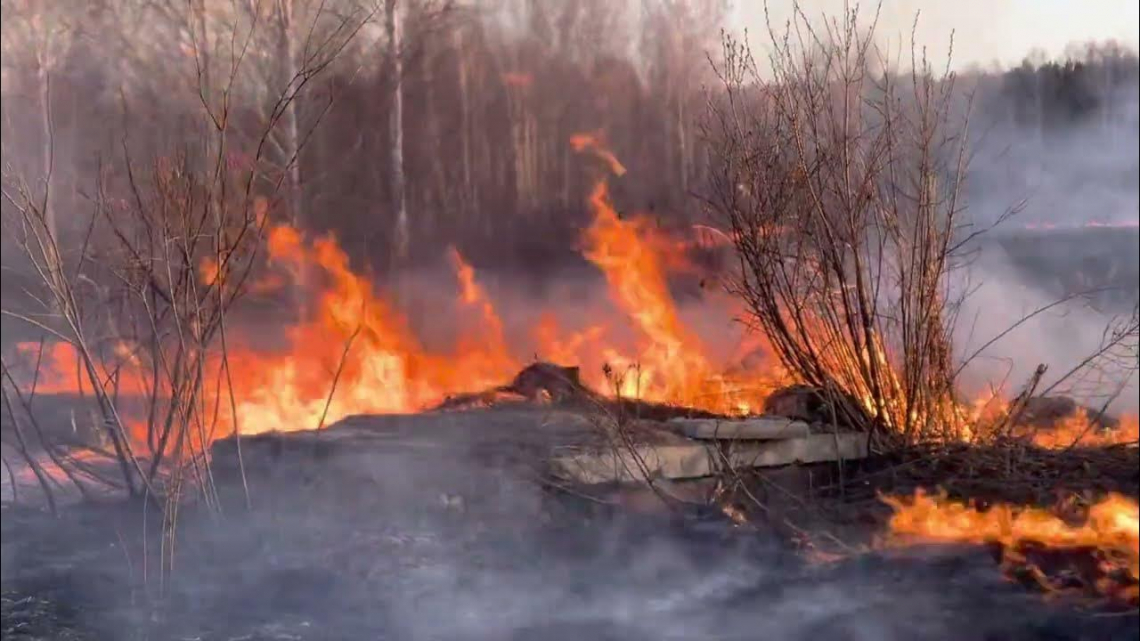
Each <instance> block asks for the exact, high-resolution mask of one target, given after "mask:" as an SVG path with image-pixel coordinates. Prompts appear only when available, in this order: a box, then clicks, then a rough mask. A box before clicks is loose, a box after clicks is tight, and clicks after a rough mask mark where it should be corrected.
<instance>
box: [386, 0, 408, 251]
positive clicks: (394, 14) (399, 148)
mask: <svg viewBox="0 0 1140 641" xmlns="http://www.w3.org/2000/svg"><path fill="white" fill-rule="evenodd" d="M399 14H400V7H399V0H386V2H385V7H384V26H385V29H386V31H387V34H388V61H389V64H390V65H391V71H392V96H391V98H392V103H391V108H390V109H389V111H388V132H389V144H390V145H391V148H390V149H389V155H390V159H391V163H392V167H391V175H390V177H389V179H390V183H391V197H392V211H393V212H394V213H395V215H396V227H395V233H394V236H393V256H392V258H393V260H395V261H402V260H403V259H404V258H405V257H406V256H407V253H408V245H409V242H410V238H409V236H410V234H409V231H408V209H407V197H406V194H405V183H404V79H403V75H404V64H403V60H402V59H401V53H400V47H401V40H402V35H403V34H401V24H400V15H399Z"/></svg>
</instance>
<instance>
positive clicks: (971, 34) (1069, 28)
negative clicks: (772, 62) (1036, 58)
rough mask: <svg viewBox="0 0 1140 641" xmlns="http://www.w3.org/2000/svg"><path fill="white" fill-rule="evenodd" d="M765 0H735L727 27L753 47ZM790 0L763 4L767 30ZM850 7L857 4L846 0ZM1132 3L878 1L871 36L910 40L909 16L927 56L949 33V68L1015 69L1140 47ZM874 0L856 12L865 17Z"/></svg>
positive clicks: (1138, 13) (814, 7) (822, 2)
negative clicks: (740, 31)
mask: <svg viewBox="0 0 1140 641" xmlns="http://www.w3.org/2000/svg"><path fill="white" fill-rule="evenodd" d="M764 4H765V2H764V0H735V5H736V6H735V8H734V13H735V16H734V22H735V23H736V26H737V27H738V28H742V27H747V28H748V29H749V31H750V33H751V37H750V39H751V41H752V43H753V44H754V45H757V44H763V42H762V41H761V38H766V37H767V36H766V32H765V27H764ZM791 4H792V3H791V0H769V2H768V5H769V8H770V11H771V17H772V22H773V25H774V26H775V25H783V24H784V22H786V21H787V19H788V18H789V17H790V15H791V9H790V7H791ZM851 4H852V5H854V4H856V3H855V2H851ZM801 5H802V6H803V7H804V8H805V10H806V11H807V13H808V14H809V15H812V14H816V15H823V14H827V15H830V16H836V15H840V14H841V12H842V11H843V7H844V0H803V1H802V2H801ZM1137 6H1138V3H1137V2H1136V0H883V4H882V13H881V16H880V20H879V29H878V34H879V37H880V39H881V40H882V39H886V40H887V41H888V42H889V43H890V44H891V45H893V46H897V45H898V44H899V42H900V41H901V42H904V43H909V39H910V31H911V26H912V25H913V23H914V18H915V14H916V13H918V14H919V20H918V26H917V29H916V32H915V34H916V39H917V41H918V42H919V44H921V45H925V46H926V47H927V50H928V51H929V52H930V54H931V57H932V58H933V57H935V54H936V53H938V54H939V55H944V53H945V52H946V51H947V49H948V47H949V44H950V34H951V32H953V34H954V56H953V65H954V67H956V68H958V69H962V68H968V67H972V66H983V67H988V66H992V65H994V64H998V65H1000V66H1011V65H1016V64H1018V63H1020V62H1021V60H1022V59H1023V58H1025V56H1026V54H1027V53H1029V52H1030V51H1032V50H1035V49H1038V50H1043V51H1044V52H1045V53H1046V55H1048V56H1049V57H1060V56H1062V55H1063V54H1064V53H1065V48H1066V47H1067V46H1068V45H1070V44H1073V43H1085V42H1088V41H1090V40H1095V41H1105V40H1116V41H1118V42H1120V43H1121V44H1124V45H1127V46H1129V47H1131V48H1133V49H1138V48H1140V9H1138V8H1137ZM874 7H875V2H874V0H864V1H863V2H862V3H861V12H862V13H864V14H868V15H871V13H872V12H873V10H874Z"/></svg>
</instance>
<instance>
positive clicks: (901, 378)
mask: <svg viewBox="0 0 1140 641" xmlns="http://www.w3.org/2000/svg"><path fill="white" fill-rule="evenodd" d="M769 35H770V37H771V44H772V53H771V55H770V58H769V61H768V62H769V65H767V66H765V67H764V68H763V70H762V68H761V67H760V65H758V64H757V62H756V60H755V59H754V57H753V55H752V53H751V51H750V49H749V48H748V46H747V45H746V44H741V43H739V42H736V41H734V40H732V39H726V41H725V44H724V63H723V66H721V67H720V68H719V69H718V71H719V72H720V76H721V79H722V81H723V88H724V91H723V94H722V95H719V96H717V97H715V98H713V99H711V100H710V102H709V109H708V116H707V118H706V122H705V133H706V135H707V136H708V137H709V138H710V139H711V140H713V141H715V144H713V145H711V147H712V148H713V149H715V150H716V151H715V153H714V156H713V158H712V165H713V169H712V177H711V187H710V196H709V198H708V202H709V204H710V206H711V208H712V210H713V211H714V212H715V213H716V214H717V215H719V216H721V217H723V219H725V220H726V221H728V223H729V224H730V225H731V227H732V232H733V239H734V242H735V244H736V249H737V252H738V255H739V259H740V267H741V269H740V275H739V278H738V280H737V282H736V283H735V290H736V292H737V293H738V294H739V295H740V296H741V297H742V298H743V299H744V300H745V301H746V302H747V304H748V306H749V307H750V309H751V311H752V313H753V315H754V319H755V321H756V323H757V324H758V325H759V326H760V329H762V330H763V331H764V332H765V333H766V334H767V335H768V336H769V337H770V338H771V340H772V344H773V347H774V349H775V351H776V353H777V355H778V356H779V357H780V358H781V360H782V361H783V362H784V364H785V365H786V366H788V367H789V368H790V370H791V371H792V372H794V373H795V374H796V375H798V377H799V378H800V379H801V380H802V381H803V382H805V383H808V384H811V385H815V386H818V387H821V388H824V389H827V390H831V392H832V393H833V395H834V398H837V399H839V398H851V399H855V402H854V403H837V404H836V405H837V408H838V411H839V412H840V413H842V414H844V415H843V416H837V417H836V419H837V420H838V421H842V422H845V423H848V424H852V423H854V424H859V425H861V426H862V427H864V428H866V429H867V430H869V431H871V432H872V434H873V435H875V437H876V438H877V440H878V441H879V442H880V443H883V442H887V441H889V442H899V441H903V442H915V441H920V440H927V439H940V440H949V439H956V438H958V437H960V436H961V435H962V431H963V430H964V429H965V427H966V426H965V416H964V415H963V412H962V411H961V409H960V407H959V405H958V403H957V402H956V400H955V398H954V387H955V386H954V373H955V368H954V364H953V362H952V361H953V356H952V355H953V351H952V345H951V324H952V321H953V318H952V316H953V314H952V310H953V306H952V304H953V302H954V301H952V300H951V299H950V297H951V291H950V288H949V282H948V281H949V274H950V273H951V271H952V269H953V268H954V267H955V266H956V250H957V249H958V248H959V247H960V246H961V244H962V241H963V234H962V229H963V226H964V223H965V221H964V219H963V207H962V204H961V202H960V199H959V194H960V191H961V187H962V181H963V175H964V170H965V139H966V137H965V125H966V122H965V120H963V121H962V122H960V123H959V122H956V114H960V113H962V111H961V110H960V109H959V108H958V105H956V104H955V98H956V97H957V94H956V93H955V91H954V77H953V74H950V73H949V72H943V73H939V72H937V71H936V70H935V69H934V67H933V65H932V64H931V63H930V62H929V61H928V60H927V59H926V58H925V56H922V57H918V56H914V55H912V56H911V59H910V61H909V67H910V68H909V74H905V75H900V74H898V73H896V72H892V71H881V69H886V68H887V67H888V66H889V65H888V64H887V61H885V60H883V59H882V56H881V53H880V51H879V50H878V49H877V48H876V47H875V46H874V44H873V37H874V24H873V23H872V24H871V25H870V27H869V29H863V28H862V27H861V25H859V24H858V19H857V16H856V14H855V12H850V13H847V14H845V15H844V16H843V18H842V19H840V20H834V21H825V22H823V23H822V24H820V25H813V23H812V22H811V21H810V20H809V19H808V18H807V16H806V15H805V14H804V13H803V11H802V10H800V9H799V8H798V7H797V10H796V13H795V19H794V20H793V22H792V23H791V25H789V28H788V31H787V32H786V33H785V34H783V35H777V34H776V32H775V31H774V30H772V29H771V28H770V29H769ZM769 69H770V71H771V76H770V77H766V76H765V73H764V72H765V71H767V70H769ZM877 70H880V71H877ZM852 405H854V407H852Z"/></svg>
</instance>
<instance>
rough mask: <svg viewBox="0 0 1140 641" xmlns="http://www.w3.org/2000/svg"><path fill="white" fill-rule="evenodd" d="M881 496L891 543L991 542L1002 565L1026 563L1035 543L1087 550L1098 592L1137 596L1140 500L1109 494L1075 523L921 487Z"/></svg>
mask: <svg viewBox="0 0 1140 641" xmlns="http://www.w3.org/2000/svg"><path fill="white" fill-rule="evenodd" d="M883 500H884V501H885V502H886V503H887V504H888V505H890V506H891V507H892V508H893V509H894V515H893V516H892V517H891V520H890V523H889V530H890V535H891V537H892V540H893V541H894V542H896V543H901V542H910V541H928V542H946V543H969V544H996V545H999V546H1001V548H1002V550H1003V557H1004V559H1005V560H1006V563H1007V564H1008V566H1009V567H1007V569H1013V566H1017V565H1031V564H1032V560H1031V559H1030V558H1028V556H1027V552H1026V551H1027V550H1028V549H1030V548H1031V547H1032V546H1034V545H1036V546H1045V547H1046V548H1049V549H1053V550H1060V551H1072V552H1081V551H1088V550H1092V551H1095V555H1096V556H1097V562H1098V563H1097V565H1098V567H1097V569H1098V572H1099V576H1098V577H1097V580H1098V581H1099V582H1100V585H1098V586H1097V588H1098V590H1099V591H1100V592H1101V593H1107V594H1112V595H1113V596H1117V597H1121V598H1123V599H1125V600H1128V601H1131V602H1135V601H1136V600H1137V599H1138V597H1140V592H1138V591H1137V590H1138V588H1137V585H1138V582H1140V504H1137V502H1136V501H1134V500H1132V499H1130V498H1128V497H1125V496H1122V495H1119V494H1109V495H1108V496H1106V497H1105V498H1104V499H1102V500H1101V501H1099V502H1098V503H1095V504H1094V505H1092V506H1091V507H1090V508H1089V509H1088V512H1087V517H1086V519H1085V520H1084V522H1083V523H1079V524H1072V523H1069V522H1067V521H1066V520H1065V519H1062V518H1061V517H1059V516H1057V515H1056V514H1054V513H1053V512H1051V511H1049V510H1044V509H1040V508H1033V507H1019V506H1011V505H1007V504H997V505H993V506H991V507H990V508H989V509H987V510H981V509H979V508H977V507H976V506H973V505H966V504H963V503H959V502H956V501H952V500H950V499H948V498H947V497H946V496H945V495H937V496H930V495H927V494H925V493H924V492H922V491H921V490H920V491H918V492H916V493H915V495H914V496H913V497H910V498H897V497H886V498H884V499H883ZM1034 574H1035V575H1036V577H1037V579H1038V580H1039V581H1041V582H1042V584H1043V585H1045V586H1046V587H1052V585H1051V583H1050V582H1049V580H1048V577H1046V576H1044V574H1043V573H1041V572H1040V571H1037V572H1035V573H1034ZM1122 574H1123V576H1119V575H1122ZM1113 577H1116V578H1115V579H1114V578H1113Z"/></svg>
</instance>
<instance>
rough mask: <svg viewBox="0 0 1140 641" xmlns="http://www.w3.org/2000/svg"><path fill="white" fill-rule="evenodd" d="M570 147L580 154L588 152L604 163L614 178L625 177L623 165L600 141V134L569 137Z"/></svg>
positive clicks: (580, 134)
mask: <svg viewBox="0 0 1140 641" xmlns="http://www.w3.org/2000/svg"><path fill="white" fill-rule="evenodd" d="M570 146H571V147H573V148H574V151H576V152H579V153H582V152H584V151H589V152H591V153H593V154H594V155H595V156H596V157H598V158H599V159H601V160H602V161H604V162H605V163H606V166H607V167H608V168H609V170H610V171H612V172H613V173H614V175H615V176H624V175H625V165H623V164H621V161H619V160H618V159H617V156H615V155H614V154H613V152H611V151H610V150H609V149H606V146H605V145H604V144H603V143H602V141H601V134H600V133H577V134H574V135H573V136H570Z"/></svg>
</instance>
